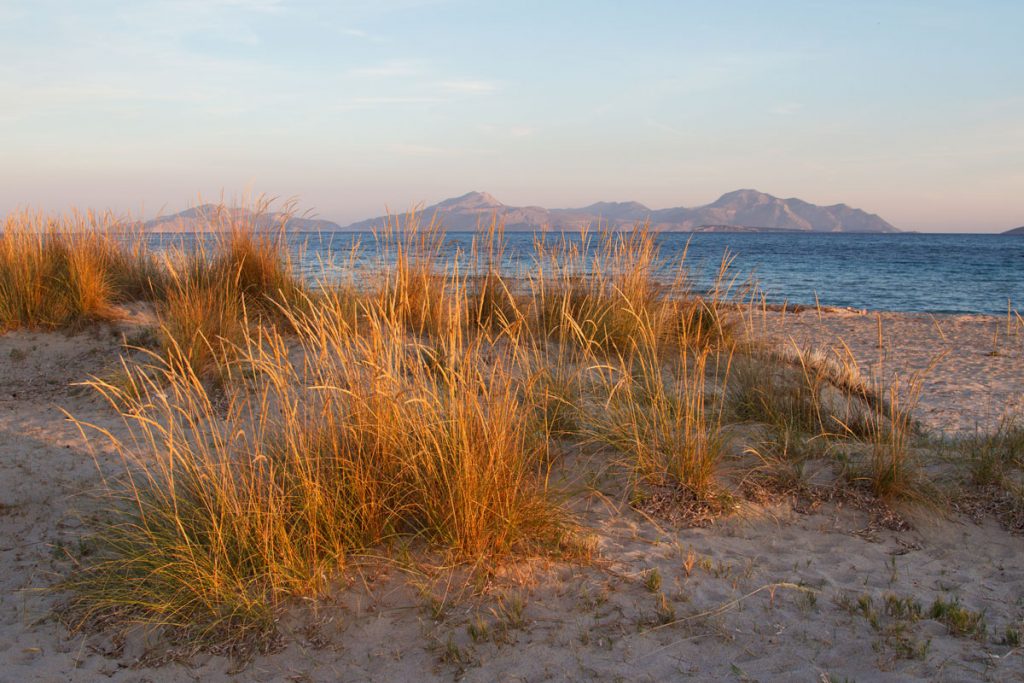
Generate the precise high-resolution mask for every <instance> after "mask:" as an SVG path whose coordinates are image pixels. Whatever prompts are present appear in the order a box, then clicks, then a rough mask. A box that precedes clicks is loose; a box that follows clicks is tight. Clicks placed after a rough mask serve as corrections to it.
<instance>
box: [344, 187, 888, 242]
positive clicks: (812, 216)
mask: <svg viewBox="0 0 1024 683" xmlns="http://www.w3.org/2000/svg"><path fill="white" fill-rule="evenodd" d="M419 214H420V215H421V216H424V217H426V218H432V217H434V216H437V218H438V220H440V221H441V223H442V224H443V225H444V226H445V227H446V228H447V229H449V230H472V229H475V228H476V227H477V225H479V224H480V223H488V222H490V220H491V217H492V216H493V215H497V216H498V217H499V218H502V219H503V220H504V223H505V229H506V230H510V231H519V230H538V229H541V228H549V229H563V230H565V229H569V230H576V229H579V228H581V227H583V226H586V225H591V226H595V225H598V224H600V225H602V226H604V227H607V228H610V229H628V228H632V227H633V226H634V225H635V224H637V223H642V222H649V224H650V226H651V227H652V228H653V229H655V230H659V231H666V232H668V231H677V232H690V231H702V230H703V229H705V228H714V229H715V230H716V231H723V230H725V229H727V228H729V227H734V228H737V229H741V230H743V231H751V230H758V229H770V230H787V231H797V232H899V230H897V229H896V227H895V226H893V225H892V224H891V223H889V222H888V221H886V220H884V219H882V218H881V217H880V216H878V215H877V214H873V213H868V212H866V211H863V210H861V209H856V208H853V207H851V206H848V205H847V204H832V205H830V206H819V205H817V204H811V203H810V202H806V201H804V200H802V199H797V198H795V197H792V198H789V199H780V198H779V197H775V196H773V195H770V194H767V193H764V192H760V191H758V190H753V189H740V190H733V191H732V192H727V193H725V194H723V195H722V196H721V197H719V198H718V199H717V200H715V201H714V202H712V203H710V204H705V205H703V206H698V207H693V208H687V207H684V206H678V207H670V208H666V209H651V208H649V207H647V206H645V205H644V204H641V203H640V202H631V201H625V202H595V203H593V204H589V205H587V206H584V207H580V208H569V209H545V208H543V207H540V206H508V205H506V204H503V203H502V202H500V201H499V200H498V199H496V198H495V197H494V196H493V195H490V194H488V193H486V192H479V191H473V192H468V193H466V194H464V195H460V196H458V197H451V198H449V199H445V200H443V201H441V202H438V203H436V204H433V205H430V206H427V207H424V208H421V209H420V210H419ZM385 220H386V216H378V217H376V218H369V219H366V220H363V221H357V222H355V223H351V224H349V225H347V226H345V230H352V231H358V230H370V229H373V228H374V227H379V226H380V225H382V224H383V223H384V221H385Z"/></svg>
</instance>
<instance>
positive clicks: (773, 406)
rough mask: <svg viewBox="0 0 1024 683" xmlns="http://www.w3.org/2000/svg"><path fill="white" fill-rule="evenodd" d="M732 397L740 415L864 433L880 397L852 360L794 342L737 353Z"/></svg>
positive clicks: (812, 431)
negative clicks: (785, 346) (789, 345)
mask: <svg viewBox="0 0 1024 683" xmlns="http://www.w3.org/2000/svg"><path fill="white" fill-rule="evenodd" d="M728 400H729V404H730V410H731V413H732V415H733V417H734V418H735V419H738V420H742V421H751V422H762V423H765V424H768V425H770V426H772V427H774V428H776V429H777V430H780V431H786V432H797V433H803V434H807V435H810V436H818V435H834V436H848V435H851V436H865V435H867V433H868V431H869V427H868V422H869V413H870V412H871V410H872V407H873V406H875V405H876V404H878V403H879V401H878V399H877V398H876V396H875V393H874V391H873V390H872V389H870V388H869V385H868V383H867V381H866V380H865V379H864V378H863V377H862V376H861V374H860V370H859V368H857V366H856V364H855V363H854V362H853V361H852V360H849V359H846V358H842V357H840V356H838V355H837V354H835V353H825V352H823V351H821V350H801V349H797V348H795V347H794V348H791V349H788V350H785V351H779V350H775V349H763V348H757V347H754V348H751V349H748V350H747V351H746V352H745V353H743V354H741V355H738V356H737V358H736V360H735V362H734V363H733V369H732V377H731V381H730V383H729V387H728Z"/></svg>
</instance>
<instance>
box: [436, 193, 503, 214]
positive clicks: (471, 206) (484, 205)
mask: <svg viewBox="0 0 1024 683" xmlns="http://www.w3.org/2000/svg"><path fill="white" fill-rule="evenodd" d="M503 206H505V205H504V204H502V203H501V202H499V201H498V200H497V199H495V198H494V195H492V194H490V193H488V192H477V191H473V192H467V193H466V194H464V195H462V196H459V197H452V198H451V199H445V200H444V201H443V202H439V203H438V204H437V208H440V209H455V208H457V209H462V210H469V211H472V210H480V209H500V208H502V207H503Z"/></svg>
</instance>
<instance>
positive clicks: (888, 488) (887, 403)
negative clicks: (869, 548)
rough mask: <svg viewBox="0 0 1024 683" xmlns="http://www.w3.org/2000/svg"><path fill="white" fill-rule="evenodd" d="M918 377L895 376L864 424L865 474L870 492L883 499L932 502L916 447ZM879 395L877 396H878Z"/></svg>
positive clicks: (928, 483) (919, 391) (919, 380)
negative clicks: (867, 458) (915, 418)
mask: <svg viewBox="0 0 1024 683" xmlns="http://www.w3.org/2000/svg"><path fill="white" fill-rule="evenodd" d="M921 384H922V377H921V375H920V374H918V375H915V376H913V377H911V378H910V379H909V380H905V379H903V378H901V377H899V376H898V375H894V376H893V378H892V380H891V381H890V382H889V383H888V384H887V385H886V386H885V387H884V391H885V392H886V393H885V394H884V400H881V401H878V402H877V403H876V404H875V406H874V408H873V410H872V411H871V412H870V413H869V419H868V420H867V422H866V428H867V434H866V437H865V440H866V441H867V443H868V445H869V449H870V450H869V460H868V466H867V468H866V469H867V471H866V474H865V475H863V476H865V477H866V480H867V483H868V485H869V487H870V489H871V492H872V493H874V494H875V495H876V496H878V497H879V498H882V499H887V500H895V499H903V500H916V501H918V502H934V501H930V500H929V498H931V497H933V496H934V494H935V491H934V488H933V487H932V486H931V484H930V482H929V481H928V480H927V479H926V478H925V476H924V472H923V469H922V466H921V461H920V454H919V451H918V448H916V447H915V443H914V441H915V437H916V436H917V425H916V423H915V422H914V419H913V410H914V408H915V407H916V406H917V402H918V399H919V397H920V395H921ZM879 393H880V392H879Z"/></svg>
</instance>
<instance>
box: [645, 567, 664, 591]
mask: <svg viewBox="0 0 1024 683" xmlns="http://www.w3.org/2000/svg"><path fill="white" fill-rule="evenodd" d="M644 586H645V587H646V588H647V590H649V591H650V592H652V593H657V592H658V591H659V590H661V572H659V571H658V570H657V568H654V569H651V570H649V571H648V572H647V573H646V574H645V575H644Z"/></svg>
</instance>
